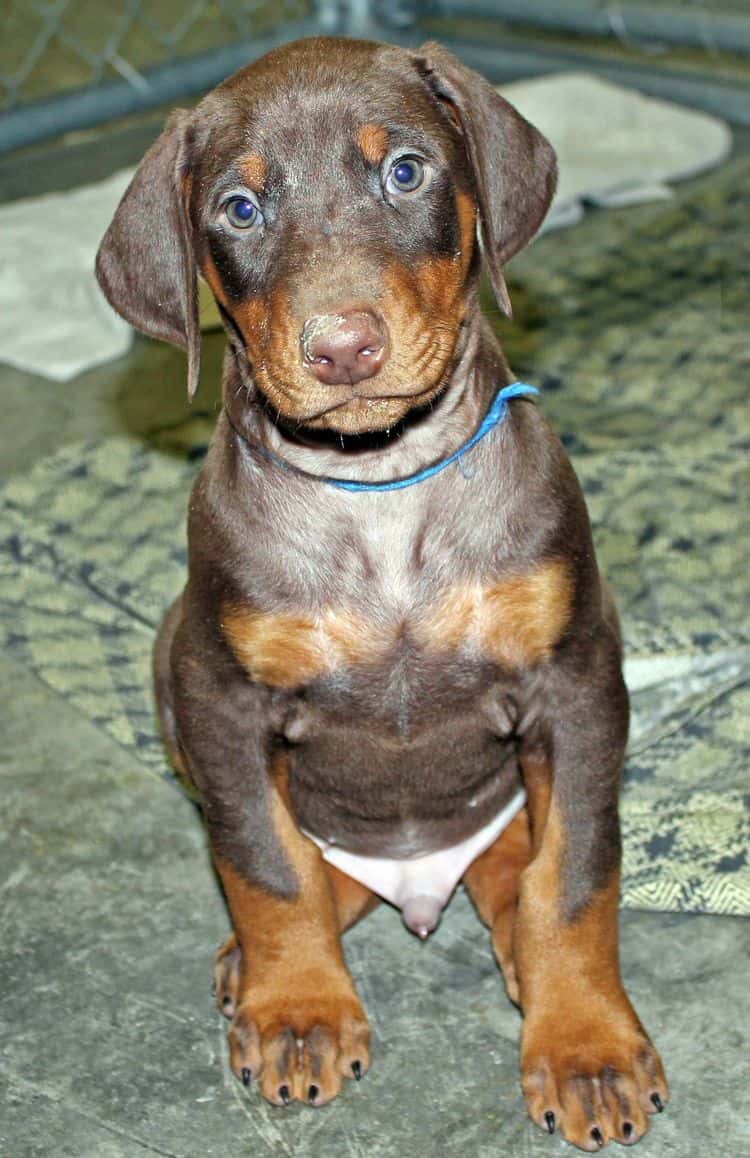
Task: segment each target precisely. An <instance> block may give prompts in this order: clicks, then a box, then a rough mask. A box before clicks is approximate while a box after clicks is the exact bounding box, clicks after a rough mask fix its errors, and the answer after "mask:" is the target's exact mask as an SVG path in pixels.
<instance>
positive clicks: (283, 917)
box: [174, 641, 369, 1106]
mask: <svg viewBox="0 0 750 1158" xmlns="http://www.w3.org/2000/svg"><path fill="white" fill-rule="evenodd" d="M174 668H175V673H176V680H175V685H176V693H177V694H176V697H175V703H176V714H177V729H178V736H179V743H180V747H181V749H182V751H183V752H184V754H185V756H186V758H187V762H188V764H189V767H190V772H191V776H192V778H193V780H194V782H195V784H196V786H197V787H198V789H199V791H200V793H201V798H202V804H203V810H204V816H205V819H206V826H207V830H208V836H209V841H210V844H211V851H212V854H213V858H214V863H215V865H216V868H217V871H218V873H219V876H220V878H221V881H222V884H223V887H224V892H225V895H226V899H227V904H228V907H229V913H230V917H231V920H232V925H233V929H234V937H235V940H236V946H235V949H236V951H237V953H238V962H237V964H238V972H239V977H238V984H237V989H236V993H235V996H234V1002H233V1004H234V1011H233V1016H232V1020H231V1024H230V1027H229V1046H230V1056H231V1064H232V1069H233V1070H234V1073H235V1074H236V1076H237V1077H238V1078H239V1079H240V1080H241V1081H242V1082H243V1083H244V1084H245V1085H248V1084H249V1083H250V1080H251V1078H253V1077H255V1078H257V1079H258V1081H259V1085H260V1089H261V1092H262V1093H263V1095H264V1097H266V1098H267V1099H268V1100H269V1101H270V1102H273V1103H274V1104H276V1105H285V1104H288V1103H289V1102H290V1101H292V1100H294V1099H299V1100H300V1101H306V1102H309V1103H311V1104H312V1105H316V1106H320V1105H323V1104H325V1103H326V1102H328V1101H330V1100H331V1098H333V1097H335V1095H336V1094H337V1093H338V1092H339V1090H340V1088H341V1083H342V1078H343V1077H355V1078H359V1077H361V1075H362V1074H363V1073H364V1072H365V1071H366V1069H367V1067H368V1065H369V1049H368V1046H369V1027H368V1024H367V1018H366V1016H365V1013H364V1010H363V1009H362V1006H361V1003H360V1001H359V998H358V997H357V994H356V991H355V989H354V983H353V981H352V979H351V976H350V975H349V972H348V970H347V968H346V965H345V963H344V959H343V954H342V950H341V943H340V937H339V921H338V916H337V911H336V905H335V898H334V893H333V891H332V888H331V885H330V881H329V877H328V874H327V872H326V866H325V864H324V862H323V859H322V856H321V854H320V851H319V849H318V848H317V846H316V845H315V844H314V843H313V842H312V841H311V840H308V838H307V837H305V836H303V834H302V833H301V832H300V831H299V829H298V827H297V824H296V822H295V820H294V817H293V815H292V813H291V810H290V808H289V805H288V801H287V799H286V791H285V769H284V768H283V766H280V765H281V757H280V754H279V753H278V752H276V754H275V756H274V750H273V729H272V727H271V725H270V723H269V712H268V703H267V693H266V691H265V689H263V688H261V687H258V686H254V685H251V684H250V683H249V682H248V681H247V680H245V679H244V678H242V677H241V676H240V677H239V678H234V676H233V674H232V672H231V670H229V671H227V669H226V668H225V669H224V670H223V671H222V670H221V669H220V668H219V669H218V670H217V669H216V668H214V669H213V671H212V669H211V665H210V663H208V662H207V655H206V652H205V651H203V652H201V654H200V660H198V658H197V656H196V655H195V651H194V647H193V646H192V645H191V648H190V649H183V650H182V651H181V650H180V643H179V641H178V644H177V658H176V660H174Z"/></svg>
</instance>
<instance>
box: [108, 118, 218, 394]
mask: <svg viewBox="0 0 750 1158" xmlns="http://www.w3.org/2000/svg"><path fill="white" fill-rule="evenodd" d="M189 126H190V113H188V112H185V111H182V110H180V111H178V112H176V113H174V114H173V115H172V117H171V118H170V120H169V122H168V124H167V127H166V129H165V130H164V132H163V133H162V134H161V136H160V137H159V139H158V140H157V141H155V142H154V144H153V145H152V146H151V148H150V149H149V151H148V152H147V153H146V155H145V157H144V158H143V160H142V161H141V163H140V165H139V166H138V169H137V170H136V173H135V176H134V177H133V180H132V181H131V182H130V185H129V186H128V188H127V189H126V190H125V193H124V194H123V197H122V200H121V201H120V204H119V205H118V207H117V210H116V212H115V216H114V218H113V220H112V224H111V225H110V227H109V229H108V230H107V232H106V234H105V235H104V239H103V241H102V243H101V245H100V246H99V252H98V253H97V255H96V276H97V280H98V282H99V285H100V286H101V288H102V291H103V293H104V296H105V297H106V299H107V301H108V302H109V303H110V305H111V306H113V307H114V309H116V310H117V312H118V314H121V315H122V316H123V317H124V318H125V320H126V321H128V322H130V324H131V325H132V326H135V327H136V329H138V330H142V331H143V333H144V334H148V335H149V337H152V338H162V339H164V340H165V341H167V342H173V343H174V344H175V345H177V346H182V347H183V348H184V349H186V350H187V356H188V396H189V397H190V398H192V397H193V395H194V394H195V391H196V389H197V386H198V376H199V373H200V326H199V323H198V284H197V276H196V269H195V258H194V255H193V246H192V240H191V228H190V221H189V218H188V212H187V200H188V196H189V191H190V168H189Z"/></svg>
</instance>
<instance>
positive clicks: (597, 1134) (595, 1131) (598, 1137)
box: [591, 1126, 604, 1146]
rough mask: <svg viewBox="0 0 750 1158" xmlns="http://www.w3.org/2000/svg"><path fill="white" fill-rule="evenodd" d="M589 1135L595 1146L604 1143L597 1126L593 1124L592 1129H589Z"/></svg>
mask: <svg viewBox="0 0 750 1158" xmlns="http://www.w3.org/2000/svg"><path fill="white" fill-rule="evenodd" d="M591 1137H592V1138H593V1139H594V1141H595V1142H596V1144H597V1146H603V1145H604V1138H603V1137H602V1132H601V1130H600V1129H599V1127H598V1126H594V1128H593V1130H592V1131H591Z"/></svg>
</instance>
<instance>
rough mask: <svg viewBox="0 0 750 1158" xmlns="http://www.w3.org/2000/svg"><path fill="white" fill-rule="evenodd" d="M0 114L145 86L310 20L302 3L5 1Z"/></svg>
mask: <svg viewBox="0 0 750 1158" xmlns="http://www.w3.org/2000/svg"><path fill="white" fill-rule="evenodd" d="M6 5H7V7H6V8H5V12H4V15H3V36H2V40H1V42H0V93H1V94H2V98H1V102H2V108H3V110H8V109H12V108H16V107H18V106H19V105H21V104H28V103H29V102H32V101H38V100H41V99H43V98H45V97H46V98H49V97H52V96H59V95H60V94H62V93H65V92H69V91H70V90H74V89H81V88H84V87H87V86H90V85H98V84H101V83H103V82H106V81H112V80H117V79H122V80H125V81H126V82H127V83H128V84H130V85H132V86H133V87H135V88H136V89H137V88H139V87H140V88H143V87H144V86H146V85H147V83H148V82H147V80H146V79H145V78H144V73H147V72H149V71H150V70H151V69H153V68H155V67H156V66H158V65H162V64H164V63H165V62H170V61H174V60H177V59H180V58H185V57H190V56H193V55H195V54H198V53H205V52H210V51H211V50H212V49H217V48H221V47H224V46H225V45H226V44H227V43H232V42H234V41H237V40H243V41H247V40H250V39H252V38H255V37H261V36H263V35H264V34H267V33H268V32H269V31H271V30H272V29H273V28H274V27H278V26H279V25H281V24H284V23H286V22H297V21H300V20H302V19H303V18H304V17H306V16H310V14H311V8H312V5H311V4H309V3H305V2H304V0H272V2H269V0H192V3H190V2H188V3H187V4H186V3H185V2H184V0H125V2H124V3H120V4H114V3H102V2H101V0H4V6H6Z"/></svg>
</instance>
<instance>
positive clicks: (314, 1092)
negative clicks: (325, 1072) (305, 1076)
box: [307, 1086, 320, 1102]
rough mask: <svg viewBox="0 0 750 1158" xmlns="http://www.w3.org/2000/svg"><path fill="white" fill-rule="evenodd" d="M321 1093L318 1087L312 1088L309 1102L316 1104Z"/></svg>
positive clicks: (308, 1093) (308, 1097)
mask: <svg viewBox="0 0 750 1158" xmlns="http://www.w3.org/2000/svg"><path fill="white" fill-rule="evenodd" d="M319 1092H320V1091H319V1090H318V1087H317V1086H310V1089H309V1090H308V1091H307V1100H308V1101H309V1102H314V1101H315V1099H316V1098H317V1096H318V1094H319Z"/></svg>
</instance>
